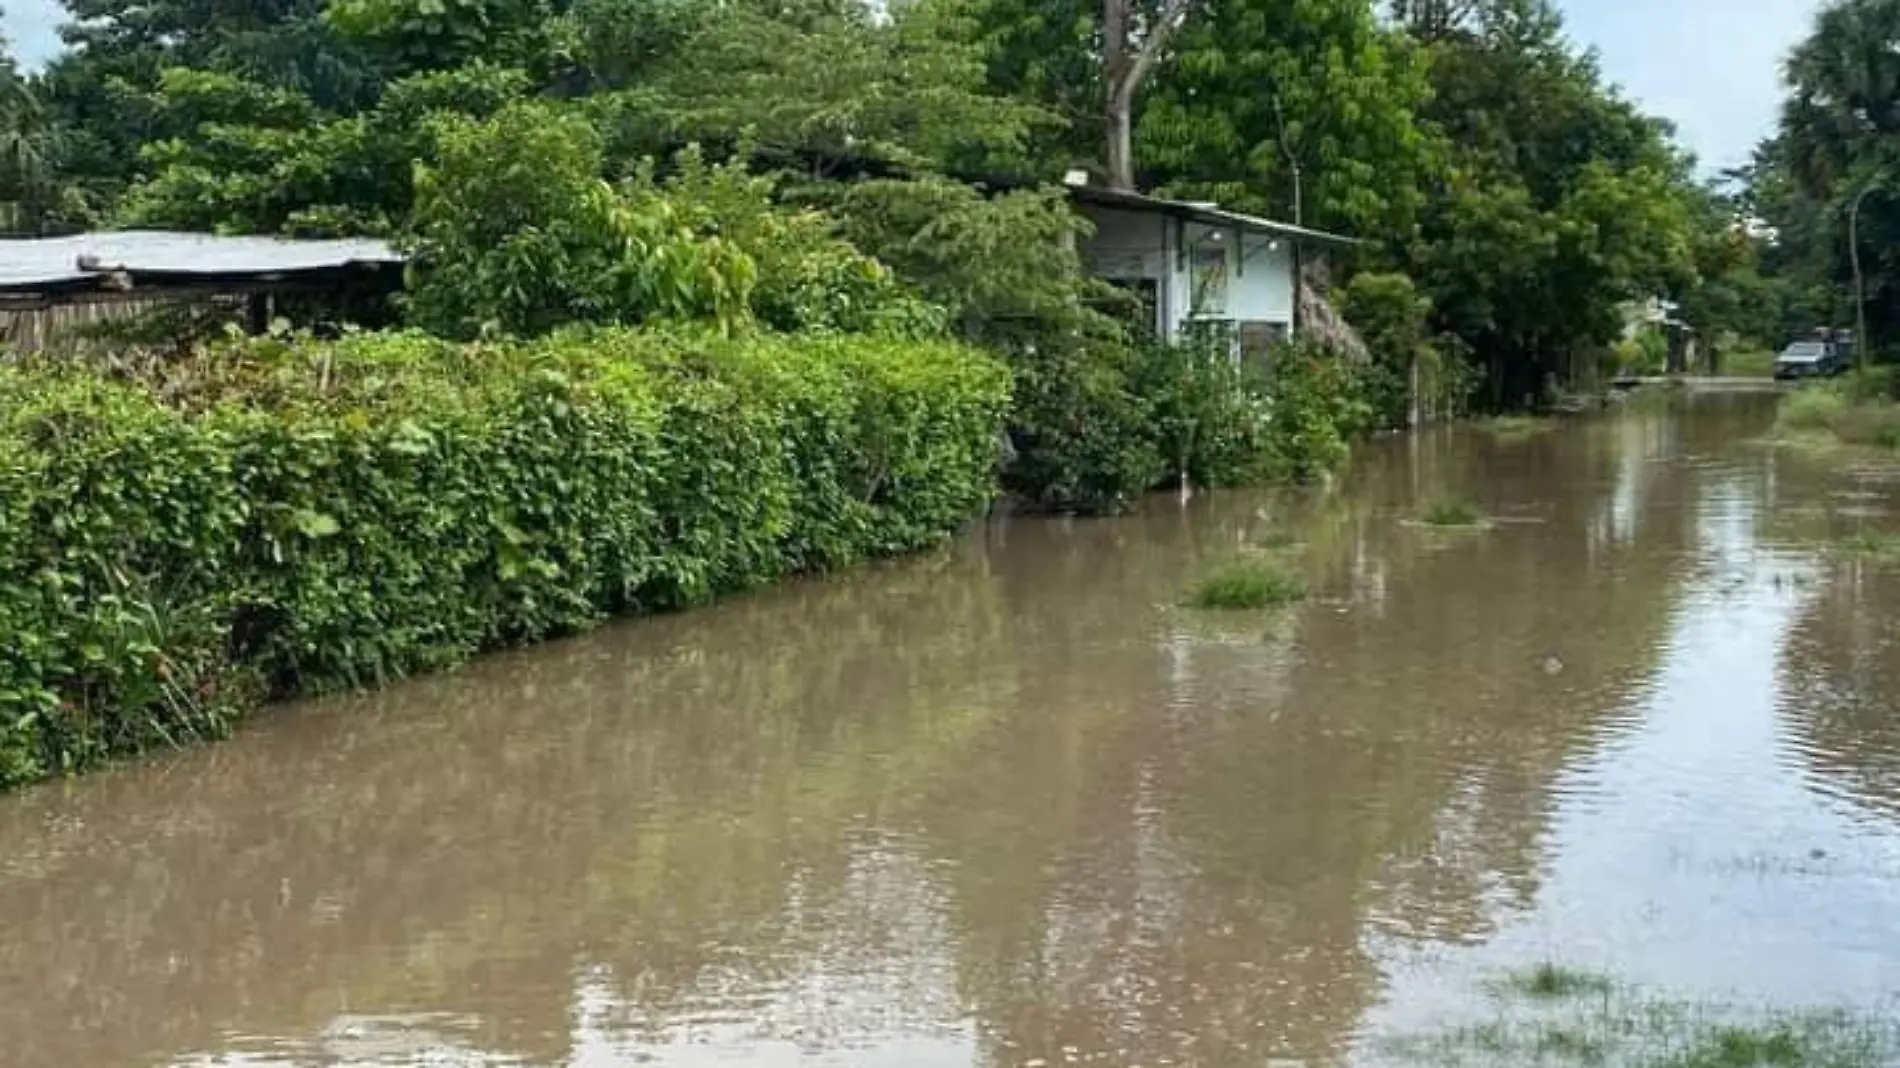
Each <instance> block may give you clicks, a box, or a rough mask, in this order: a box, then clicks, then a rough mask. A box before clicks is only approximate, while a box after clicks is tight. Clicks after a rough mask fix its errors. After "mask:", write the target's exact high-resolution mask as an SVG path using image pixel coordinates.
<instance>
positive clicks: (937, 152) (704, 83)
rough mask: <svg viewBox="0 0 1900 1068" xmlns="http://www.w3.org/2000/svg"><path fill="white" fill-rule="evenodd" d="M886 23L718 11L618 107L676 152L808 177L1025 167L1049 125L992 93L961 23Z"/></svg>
mask: <svg viewBox="0 0 1900 1068" xmlns="http://www.w3.org/2000/svg"><path fill="white" fill-rule="evenodd" d="M595 10H598V9H595ZM886 14H887V16H888V17H884V18H879V17H877V16H876V14H875V13H874V12H873V9H872V7H871V6H870V5H867V4H855V3H843V4H837V3H832V4H826V3H806V4H796V3H795V4H791V5H778V4H766V3H759V2H741V3H736V4H732V5H729V6H726V7H724V8H723V9H719V10H717V11H716V13H714V14H706V15H702V16H701V17H699V18H696V19H693V20H692V23H691V26H692V28H691V29H690V30H689V31H688V32H686V33H685V34H684V35H683V38H682V40H681V41H680V43H679V44H678V45H677V46H676V47H674V48H672V49H671V50H670V52H669V54H668V56H667V57H666V58H665V59H664V60H663V61H660V62H657V63H656V64H655V65H654V67H653V69H652V70H651V71H650V72H647V75H646V77H645V78H644V79H643V80H644V82H645V84H644V85H643V86H642V87H641V88H640V89H638V90H636V91H634V92H632V93H631V94H629V95H628V96H626V97H625V98H624V99H623V103H625V104H626V105H628V106H629V107H630V108H631V109H632V118H633V120H635V121H637V122H638V123H639V124H641V125H644V126H646V127H648V128H650V129H651V130H653V131H660V132H661V137H662V138H663V139H670V140H671V142H672V144H673V145H674V146H676V145H677V144H678V143H680V142H684V141H701V142H705V143H708V144H723V145H736V144H737V143H739V142H740V141H741V140H744V141H747V142H749V143H750V144H751V146H752V147H754V148H755V149H756V150H759V151H762V152H763V153H765V154H766V155H767V156H769V157H771V158H774V159H779V160H783V161H785V162H788V163H797V164H802V165H804V166H805V167H807V168H808V169H809V171H810V173H812V174H814V175H816V176H824V175H828V174H831V173H832V172H833V171H835V170H836V169H838V168H840V167H842V166H844V165H849V164H855V163H857V162H860V161H866V160H875V161H880V162H886V163H901V164H905V165H908V166H912V167H942V166H956V165H961V166H962V167H965V168H969V169H974V170H979V171H996V170H999V169H1001V170H1019V169H1021V167H1022V166H1023V165H1024V162H1025V161H1026V159H1027V154H1026V145H1027V143H1028V139H1029V137H1030V135H1031V133H1032V132H1033V130H1034V129H1035V127H1036V126H1037V125H1038V124H1039V123H1040V122H1042V121H1044V118H1045V116H1044V115H1043V113H1042V111H1041V110H1040V109H1039V108H1037V107H1035V106H1034V105H1033V104H1031V103H1029V102H1027V101H1024V100H1020V99H1016V98H1011V97H1007V96H1003V95H1001V94H997V93H993V92H991V91H990V90H989V89H988V87H987V86H986V85H985V83H984V65H983V52H982V50H981V48H980V46H978V45H976V44H974V43H972V41H971V38H972V36H973V31H972V30H971V29H970V28H968V27H967V26H965V25H963V22H964V20H963V19H962V18H961V16H960V15H959V14H958V13H957V12H956V11H954V10H953V9H950V8H947V7H939V6H933V5H928V4H901V5H892V6H891V7H890V9H889V10H888V11H887V12H886ZM649 136H651V135H649ZM664 147H668V146H667V145H666V144H664V143H662V144H658V145H656V144H654V143H653V142H652V141H649V142H648V144H647V146H646V151H647V152H652V151H653V150H654V149H655V148H664Z"/></svg>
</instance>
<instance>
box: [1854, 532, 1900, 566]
mask: <svg viewBox="0 0 1900 1068" xmlns="http://www.w3.org/2000/svg"><path fill="white" fill-rule="evenodd" d="M1839 546H1840V549H1841V551H1842V552H1845V553H1849V554H1851V555H1854V556H1878V557H1881V558H1882V559H1889V560H1892V559H1900V535H1895V534H1886V533H1882V532H1881V531H1877V530H1863V531H1861V532H1860V533H1858V534H1852V535H1849V536H1848V537H1845V538H1842V539H1841V540H1840V542H1839Z"/></svg>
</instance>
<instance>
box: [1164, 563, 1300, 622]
mask: <svg viewBox="0 0 1900 1068" xmlns="http://www.w3.org/2000/svg"><path fill="white" fill-rule="evenodd" d="M1305 598H1306V584H1305V583H1304V582H1301V581H1300V580H1299V579H1298V578H1297V577H1295V576H1293V575H1291V574H1288V573H1287V572H1286V571H1284V570H1282V569H1281V568H1279V567H1277V566H1275V565H1274V564H1272V563H1270V562H1268V561H1266V560H1248V559H1241V560H1231V561H1229V562H1227V563H1225V564H1222V565H1220V566H1219V567H1217V568H1215V569H1214V570H1213V571H1210V572H1208V574H1207V575H1206V576H1204V577H1203V578H1202V579H1201V581H1200V582H1198V583H1196V584H1195V586H1194V588H1193V589H1192V590H1190V591H1188V596H1187V603H1188V605H1189V606H1190V607H1193V608H1217V609H1230V610H1238V609H1250V608H1275V607H1278V606H1280V605H1286V604H1292V603H1293V602H1295V601H1300V600H1304V599H1305Z"/></svg>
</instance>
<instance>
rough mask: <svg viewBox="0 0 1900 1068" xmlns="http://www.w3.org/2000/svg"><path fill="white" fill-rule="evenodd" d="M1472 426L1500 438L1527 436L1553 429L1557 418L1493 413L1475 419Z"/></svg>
mask: <svg viewBox="0 0 1900 1068" xmlns="http://www.w3.org/2000/svg"><path fill="white" fill-rule="evenodd" d="M1471 425H1472V426H1475V427H1477V428H1478V429H1479V430H1482V431H1484V432H1485V433H1487V434H1491V435H1493V436H1495V437H1500V438H1528V437H1532V436H1534V435H1537V434H1542V433H1544V432H1545V431H1548V430H1553V429H1555V428H1556V426H1557V420H1555V419H1551V418H1549V417H1547V416H1542V415H1494V416H1492V417H1490V418H1488V419H1476V420H1473V421H1472V424H1471Z"/></svg>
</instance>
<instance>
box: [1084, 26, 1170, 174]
mask: <svg viewBox="0 0 1900 1068" xmlns="http://www.w3.org/2000/svg"><path fill="white" fill-rule="evenodd" d="M1191 2H1192V0H1167V3H1166V4H1164V5H1163V6H1162V8H1161V10H1160V11H1159V12H1157V13H1156V14H1155V17H1154V21H1153V23H1151V24H1150V25H1147V26H1143V27H1140V28H1139V29H1138V28H1137V27H1136V26H1135V19H1134V10H1133V7H1134V0H1102V85H1103V94H1104V95H1103V113H1102V117H1103V119H1104V127H1105V128H1106V131H1107V137H1108V182H1109V185H1110V186H1111V187H1112V188H1115V189H1118V190H1122V191H1124V192H1132V191H1133V190H1134V188H1135V129H1134V127H1135V94H1136V93H1137V92H1139V91H1140V90H1141V83H1142V82H1144V81H1146V80H1147V78H1148V72H1150V71H1152V70H1154V66H1155V64H1156V63H1157V62H1159V61H1160V59H1161V52H1162V50H1163V49H1165V48H1166V47H1167V46H1168V41H1169V40H1170V39H1171V38H1172V37H1173V36H1174V33H1175V31H1176V30H1179V29H1180V28H1181V23H1182V21H1183V20H1185V19H1186V18H1187V11H1188V5H1189V4H1190V3H1191ZM1137 38H1139V39H1137Z"/></svg>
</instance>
